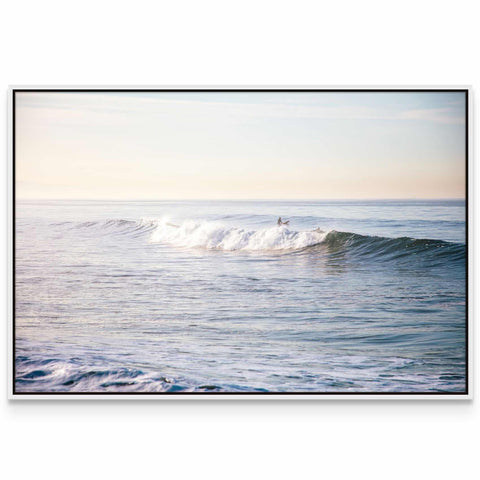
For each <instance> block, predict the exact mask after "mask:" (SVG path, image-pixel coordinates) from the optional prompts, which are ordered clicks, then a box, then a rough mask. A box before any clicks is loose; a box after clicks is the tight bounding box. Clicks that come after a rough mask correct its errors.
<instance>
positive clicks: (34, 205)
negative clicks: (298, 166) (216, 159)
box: [15, 200, 466, 393]
mask: <svg viewBox="0 0 480 480" xmlns="http://www.w3.org/2000/svg"><path fill="white" fill-rule="evenodd" d="M279 216H281V217H282V219H284V220H288V221H289V224H288V225H283V226H281V227H279V226H278V225H277V219H278V217H279ZM15 234H16V244H15V246H16V250H15V370H16V374H15V388H16V391H17V392H37V393H38V392H125V393H133V392H172V393H182V392H206V393H209V392H254V393H261V392H290V393H295V392H312V393H313V392H320V393H321V392H337V393H355V392H359V393H360V392H375V393H382V392H391V393H398V392H417V393H430V392H462V391H465V389H466V383H465V381H466V378H465V355H466V349H465V337H466V328H465V327H466V288H465V287H466V245H465V243H466V237H465V202H464V201H453V200H450V201H423V200H422V201H253V200H252V201H138V202H133V201H129V202H122V201H71V200H69V201H66V200H64V201H17V203H16V226H15Z"/></svg>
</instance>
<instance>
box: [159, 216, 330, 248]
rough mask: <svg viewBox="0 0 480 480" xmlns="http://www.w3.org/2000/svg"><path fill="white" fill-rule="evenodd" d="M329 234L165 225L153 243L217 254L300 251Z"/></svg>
mask: <svg viewBox="0 0 480 480" xmlns="http://www.w3.org/2000/svg"><path fill="white" fill-rule="evenodd" d="M326 235H327V232H323V231H321V230H313V231H295V230H290V229H289V228H287V227H285V226H282V227H278V226H275V227H271V228H263V229H259V230H247V229H244V228H238V227H231V226H225V225H222V224H219V223H216V222H195V221H185V222H183V223H182V224H180V225H175V224H172V223H169V222H167V221H161V222H159V224H158V225H157V228H156V229H155V230H154V231H153V233H152V235H151V238H150V240H151V241H152V242H154V243H169V244H172V245H176V246H180V247H190V248H192V247H201V248H207V249H214V250H228V251H234V250H252V251H255V250H257V251H258V250H298V249H302V248H306V247H310V246H313V245H317V244H319V243H321V242H322V241H323V240H324V239H325V236H326Z"/></svg>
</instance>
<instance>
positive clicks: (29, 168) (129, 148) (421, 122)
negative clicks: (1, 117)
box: [16, 92, 466, 199]
mask: <svg viewBox="0 0 480 480" xmlns="http://www.w3.org/2000/svg"><path fill="white" fill-rule="evenodd" d="M465 128H466V126H465V94H464V93H461V92H453V93H452V92H450V93H448V92H445V93H439V92H436V93H426V92H424V93H414V92H398V93H388V92H381V93H375V92H370V93H369V92H362V93H341V92H340V93H338V92H336V93H335V92H334V93H327V92H319V93H311V92H293V93H292V92H283V93H282V92H274V93H269V92H261V93H257V92H245V93H244V92H241V93H229V92H223V93H215V92H201V93H193V92H182V93H168V92H160V93H147V92H141V93H117V92H114V93H113V92H112V93H91V92H90V93H75V92H70V93H69V92H64V93H48V92H43V93H27V92H17V93H16V189H17V198H20V199H21V198H29V199H34V198H38V199H45V198H52V199H54V198H79V199H168V198H171V199H182V198H185V199H193V198H198V199H204V198H212V199H217V198H218V199H220V198H224V199H248V198H250V199H269V198H271V199H313V198H317V199H356V198H358V199H366V198H372V199H375V198H385V199H388V198H465Z"/></svg>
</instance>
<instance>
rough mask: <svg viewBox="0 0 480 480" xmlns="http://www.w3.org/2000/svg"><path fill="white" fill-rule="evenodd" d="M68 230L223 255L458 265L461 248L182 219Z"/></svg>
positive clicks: (429, 242)
mask: <svg viewBox="0 0 480 480" xmlns="http://www.w3.org/2000/svg"><path fill="white" fill-rule="evenodd" d="M74 228H88V229H90V228H95V229H96V230H97V232H101V233H104V234H106V235H110V234H114V235H127V236H133V237H138V236H145V237H146V238H148V240H149V241H150V242H151V243H158V244H168V245H173V246H176V247H185V248H204V249H208V250H223V251H259V252H261V251H286V252H292V253H297V254H304V253H314V252H316V251H320V250H321V251H322V252H325V251H326V252H328V253H333V254H335V253H345V252H348V253H349V254H352V255H356V256H365V257H372V258H378V257H382V258H388V259H392V258H394V259H399V258H402V257H406V256H408V257H411V256H413V255H415V256H418V257H417V258H420V257H429V258H435V259H437V260H439V261H441V260H445V259H446V258H447V257H448V259H449V260H453V261H455V260H457V261H464V260H465V256H466V246H465V244H463V243H452V242H445V241H442V240H433V239H415V238H410V237H399V238H388V237H379V236H370V235H360V234H357V233H351V232H338V231H335V230H330V231H324V230H321V229H320V228H317V229H314V230H300V231H297V230H293V229H290V228H289V227H288V226H281V227H278V226H274V227H269V228H260V229H256V230H255V229H246V228H240V227H234V226H229V225H225V224H222V223H220V222H209V221H193V220H187V221H184V222H182V223H179V224H176V223H173V222H170V221H169V220H168V219H160V220H158V219H142V220H141V221H139V222H138V221H134V220H123V219H117V220H106V221H102V222H83V223H80V224H77V225H76V226H75V227H74Z"/></svg>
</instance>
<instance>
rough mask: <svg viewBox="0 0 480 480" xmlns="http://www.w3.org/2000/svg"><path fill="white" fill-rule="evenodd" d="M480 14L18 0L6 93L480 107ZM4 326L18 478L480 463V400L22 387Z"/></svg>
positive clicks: (370, 474)
mask: <svg viewBox="0 0 480 480" xmlns="http://www.w3.org/2000/svg"><path fill="white" fill-rule="evenodd" d="M478 18H479V17H478V11H476V9H475V2H473V1H462V0H459V1H457V2H454V3H452V2H446V1H439V0H435V1H420V0H415V1H411V0H403V1H402V2H397V3H392V2H385V1H371V0H364V1H361V2H359V1H340V0H337V1H335V2H333V1H330V2H325V3H322V2H320V1H318V0H317V1H311V2H310V1H303V0H297V1H296V2H285V1H281V0H276V1H263V2H262V1H260V0H256V1H250V0H244V1H243V2H236V3H232V2H227V1H209V0H203V1H190V0H184V1H181V2H175V1H174V0H170V1H159V0H156V1H143V0H137V1H136V2H124V1H121V0H116V1H103V2H100V1H99V0H96V1H91V0H84V1H83V2H78V3H71V2H65V1H49V0H43V1H41V2H38V1H24V2H13V1H11V2H9V3H8V5H7V6H3V7H2V25H1V28H0V37H1V38H0V49H1V56H0V62H1V63H0V71H1V81H0V91H3V92H4V93H3V95H1V96H0V98H1V107H2V110H3V112H6V90H7V85H8V84H17V85H18V84H38V85H40V84H50V85H51V84H60V85H61V84H70V85H81V84H89V85H92V84H96V85H98V84H123V85H127V84H128V85H148V84H150V85H188V84H196V85H201V84H209V85H212V84H219V85H227V84H236V85H242V84H250V85H251V84H256V85H261V84H267V85H272V84H283V85H302V84H310V85H352V84H356V85H362V84H367V85H372V84H380V85H382V84H390V85H407V84H417V85H422V84H426V85H439V84H472V85H473V86H474V88H475V89H477V91H476V92H475V93H476V97H477V98H476V99H475V106H476V110H477V111H478V101H477V100H478V96H479V95H480V94H479V93H478V89H480V70H479V61H478V40H479V35H478ZM0 119H1V120H0V132H1V133H0V138H1V139H2V145H6V114H5V113H4V114H3V115H0ZM476 133H477V129H476ZM476 137H477V138H476V140H477V141H478V134H476ZM2 151H3V152H6V147H5V146H3V147H2ZM4 155H5V156H4V158H5V157H6V154H5V153H4ZM3 172H4V175H5V178H6V173H5V172H6V168H5V166H4V168H3ZM475 176H477V175H475ZM3 187H6V179H4V183H3ZM1 198H2V208H1V209H0V215H1V224H2V225H6V211H7V207H6V194H3V195H1ZM1 241H2V247H3V251H4V252H5V251H6V234H5V235H2V237H1ZM476 243H478V242H476ZM0 259H1V260H0V261H1V263H2V267H5V268H4V269H3V271H6V265H5V261H6V256H5V255H2V256H1V257H0ZM476 263H477V262H475V264H476ZM0 291H1V296H2V297H1V298H2V304H4V303H6V293H5V292H6V280H5V278H4V277H3V278H2V288H1V289H0ZM5 311H6V308H4V309H3V312H4V315H3V316H2V318H4V319H6V313H5ZM474 320H476V319H474V317H473V316H472V317H471V321H472V322H473V321H474ZM0 331H1V335H2V341H1V345H2V346H3V348H2V351H4V353H3V354H1V355H0V375H1V379H0V386H1V389H2V392H1V393H0V418H1V420H0V438H1V442H2V444H1V446H0V459H1V469H2V471H3V473H6V474H7V476H6V477H4V478H20V479H23V478H35V479H43V478H52V479H57V478H58V479H65V478H69V479H70V478H73V479H77V478H79V479H80V478H81V479H83V478H112V477H117V478H122V479H123V478H144V477H146V476H147V475H154V476H155V477H158V478H161V477H165V476H167V475H169V476H175V477H176V478H188V477H197V478H204V477H205V478H259V477H264V478H274V477H275V478H304V477H306V478H312V477H322V478H327V479H344V478H353V477H355V478H360V479H364V478H365V479H369V480H373V479H387V478H388V479H406V478H408V479H420V478H436V479H447V478H448V479H451V478H462V479H463V478H466V479H470V478H479V475H480V466H479V464H480V461H479V459H478V451H479V450H478V444H479V443H478V440H479V437H480V434H479V432H480V407H479V404H478V401H471V402H444V401H423V402H421V401H380V402H378V401H377V402H374V401H357V402H352V401H337V402H333V401H316V402H313V401H310V402H284V401H268V402H267V401H263V402H226V401H225V402H218V401H198V402H190V401H182V402H167V401H163V402H156V401H153V402H152V401H149V402H146V401H143V402H140V401H137V402H114V401H108V402H78V401H71V402H53V401H49V402H8V401H7V400H6V354H5V352H6V343H7V339H6V326H5V327H4V328H2V329H0ZM478 331H479V329H477V331H476V332H475V340H476V346H477V348H478V345H479V343H478ZM477 358H478V355H477ZM475 364H476V367H477V368H475V378H474V380H475V382H476V384H477V385H478V383H479V378H478V370H479V369H478V361H476V362H475ZM475 441H476V442H477V445H474V442H475Z"/></svg>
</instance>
